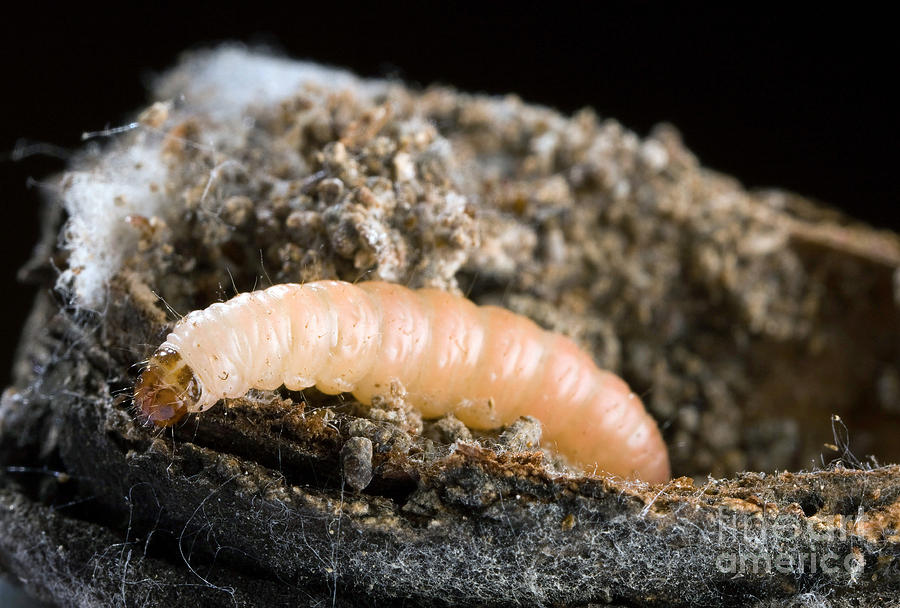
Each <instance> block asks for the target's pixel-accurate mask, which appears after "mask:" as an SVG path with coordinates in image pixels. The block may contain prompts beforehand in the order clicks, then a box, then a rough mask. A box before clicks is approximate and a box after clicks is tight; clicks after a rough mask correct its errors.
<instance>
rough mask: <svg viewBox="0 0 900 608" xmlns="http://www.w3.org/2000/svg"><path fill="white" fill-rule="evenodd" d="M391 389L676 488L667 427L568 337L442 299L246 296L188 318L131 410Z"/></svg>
mask: <svg viewBox="0 0 900 608" xmlns="http://www.w3.org/2000/svg"><path fill="white" fill-rule="evenodd" d="M393 380H397V381H399V382H400V383H402V385H403V386H404V387H405V389H406V391H407V395H408V398H409V400H410V402H411V403H412V404H413V406H414V407H416V408H417V409H418V410H419V411H420V412H421V414H422V416H423V417H425V418H437V417H440V416H442V415H444V414H447V413H450V412H452V413H453V414H454V415H455V416H456V417H457V418H459V419H460V420H462V421H463V422H464V423H465V424H467V425H468V426H469V427H471V428H476V429H493V428H497V427H500V426H502V425H505V424H509V423H511V422H513V421H514V420H516V419H517V418H518V417H520V416H525V415H530V416H534V417H536V418H537V419H538V420H540V421H541V422H542V424H543V429H544V430H543V436H544V439H545V441H547V442H548V444H549V445H555V447H556V449H557V450H558V451H559V452H560V453H562V454H563V455H564V456H565V457H566V458H567V459H568V461H569V462H570V463H571V464H573V465H575V466H580V467H582V468H583V469H585V470H594V469H598V470H602V471H606V472H609V473H613V474H617V475H621V476H623V477H634V476H636V477H638V478H640V479H644V480H646V481H650V482H660V481H664V480H667V479H668V478H669V459H668V454H667V451H666V447H665V444H664V443H663V440H662V437H661V436H660V433H659V429H658V428H657V426H656V423H655V422H654V420H653V419H652V418H651V417H650V415H649V414H648V413H647V412H646V410H645V409H644V406H643V404H642V403H641V400H640V399H639V398H638V397H637V395H635V394H634V393H632V392H631V390H630V389H629V388H628V385H626V384H625V382H624V381H622V380H621V379H620V378H619V377H618V376H616V375H615V374H612V373H610V372H608V371H605V370H601V369H600V368H598V367H597V366H596V365H595V364H594V362H593V360H592V359H591V357H590V356H589V355H587V354H586V353H585V352H584V351H582V350H581V349H579V348H578V346H576V344H575V343H574V342H573V341H572V340H570V339H569V338H566V337H565V336H562V335H560V334H556V333H552V332H549V331H545V330H543V329H541V328H540V327H538V326H537V325H536V324H535V323H534V322H532V321H531V320H529V319H527V318H525V317H523V316H520V315H516V314H514V313H512V312H510V311H508V310H505V309H503V308H498V307H496V306H476V305H475V304H474V303H472V302H471V301H469V300H467V299H465V298H461V297H459V296H455V295H452V294H449V293H446V292H443V291H440V290H437V289H420V290H411V289H407V288H405V287H402V286H400V285H395V284H390V283H382V282H365V283H359V284H357V285H352V284H350V283H344V282H340V281H318V282H313V283H306V284H303V285H298V284H284V285H276V286H274V287H270V288H268V289H265V290H262V291H254V292H252V293H243V294H240V295H238V296H236V297H235V298H233V299H231V300H229V301H228V302H224V303H217V304H213V305H212V306H210V307H209V308H206V309H204V310H198V311H194V312H192V313H190V314H188V315H187V316H186V317H184V318H183V319H182V320H181V321H180V322H179V323H178V324H177V325H176V327H175V329H174V331H172V333H170V334H169V335H168V338H167V339H166V341H165V342H164V343H163V344H162V345H161V346H160V347H159V348H158V349H157V350H156V352H155V353H154V354H153V356H152V357H151V358H150V361H149V363H148V365H147V367H146V369H145V370H144V371H143V373H142V374H141V376H140V378H139V380H138V382H137V384H136V385H135V391H134V400H135V403H136V404H137V406H138V407H139V408H140V410H141V412H142V413H143V414H144V415H145V416H146V417H147V418H148V419H149V420H152V421H153V422H155V423H156V424H157V425H160V426H170V425H172V424H175V423H176V422H177V421H178V420H179V419H181V418H182V417H183V416H184V415H185V414H186V413H188V412H200V411H203V410H206V409H208V408H209V407H211V406H212V405H213V404H215V403H216V402H217V401H219V400H220V399H223V398H233V397H239V396H241V395H244V394H245V393H246V392H247V391H248V390H249V389H251V388H257V389H266V390H270V389H275V388H277V387H279V386H281V385H282V384H283V385H284V386H285V387H287V388H288V389H291V390H300V389H304V388H307V387H310V386H316V387H317V388H318V389H319V390H320V391H322V392H324V393H328V394H337V393H342V392H350V393H353V395H354V396H355V397H356V398H357V399H359V400H360V401H361V402H363V403H371V399H372V396H373V395H376V394H378V393H379V392H380V391H386V390H387V387H389V386H390V383H391V381H393Z"/></svg>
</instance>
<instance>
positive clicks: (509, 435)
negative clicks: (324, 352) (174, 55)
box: [0, 50, 900, 606]
mask: <svg viewBox="0 0 900 608" xmlns="http://www.w3.org/2000/svg"><path fill="white" fill-rule="evenodd" d="M229 53H231V54H232V56H231V57H232V60H235V59H234V57H238V56H239V57H240V61H244V60H246V61H251V62H252V61H261V62H263V64H261V65H262V66H263V67H264V68H265V69H260V70H259V71H260V72H265V71H266V70H267V69H271V70H275V71H277V70H282V69H284V70H288V72H278V73H279V74H282V75H283V74H284V73H289V74H295V75H296V72H292V71H290V70H291V69H293V68H291V67H290V65H289V64H288V62H276V63H274V64H270V63H265V62H267V61H269V60H266V59H263V58H253V57H252V56H251V57H248V56H245V55H243V54H242V53H240V52H239V51H234V50H226V51H222V52H221V53H219V54H218V55H215V54H213V55H209V56H207V55H199V56H195V57H193V58H189V59H188V62H187V63H185V64H184V65H183V66H182V67H181V68H179V69H178V70H177V71H176V72H174V73H173V74H171V75H169V76H168V77H167V78H166V79H164V80H163V81H162V82H161V83H160V84H159V87H158V89H157V92H156V95H157V97H158V98H159V99H161V100H168V99H175V100H179V101H178V102H177V103H175V104H169V105H155V106H153V107H151V108H150V109H149V110H148V111H147V112H145V113H144V114H143V115H142V118H141V121H140V126H139V127H137V128H136V129H134V130H133V131H131V132H130V133H127V134H124V135H119V136H117V137H116V138H115V139H113V140H112V141H110V142H108V143H107V144H106V146H105V147H102V148H101V147H98V148H95V149H93V150H88V151H86V152H85V154H84V156H83V157H82V158H81V159H80V161H79V162H78V164H77V166H75V167H73V173H71V174H70V175H68V176H64V177H63V178H62V179H61V180H60V189H59V192H60V200H61V201H62V205H57V206H51V208H50V209H49V210H48V213H47V217H46V221H47V223H48V225H49V227H48V234H50V235H51V236H50V237H49V238H48V239H47V241H46V243H45V246H44V247H42V248H40V249H39V250H38V256H37V259H36V260H35V262H34V263H32V264H31V265H30V266H29V269H28V270H27V272H26V275H27V277H30V278H32V279H33V280H44V281H46V277H47V276H49V274H48V273H47V272H43V271H45V270H46V269H47V268H49V267H50V265H51V264H53V265H55V266H56V267H60V268H64V269H65V270H66V272H65V273H64V274H63V275H62V276H63V287H65V288H67V289H68V291H67V292H66V293H67V296H66V300H65V301H64V302H63V303H61V302H59V301H53V300H51V298H50V297H49V296H47V295H42V296H41V297H40V298H39V300H38V302H37V304H36V307H35V311H34V313H33V316H32V320H31V322H30V324H29V326H28V327H27V328H26V330H25V338H24V340H23V345H22V349H21V352H20V354H19V363H18V366H17V369H16V380H15V382H14V386H13V387H11V388H10V389H8V390H7V392H6V393H5V394H4V397H3V402H2V406H0V462H2V463H3V465H4V466H5V467H6V469H5V470H4V472H0V502H2V504H0V519H2V523H0V568H2V569H3V570H4V571H7V572H9V573H10V574H12V575H13V576H16V577H18V578H19V579H20V580H21V581H22V582H23V584H24V585H25V586H26V588H27V589H28V590H29V591H30V592H31V593H33V594H35V595H37V596H39V597H41V598H44V599H47V600H49V601H53V602H57V603H61V604H66V605H80V606H92V605H128V606H131V605H173V604H176V605H187V604H192V603H193V604H199V605H219V604H222V603H225V602H228V603H233V604H235V605H253V604H257V603H261V602H267V603H268V604H270V605H280V604H285V603H289V602H290V603H293V604H298V605H306V604H308V605H330V604H332V603H334V602H339V603H341V604H347V605H375V604H382V603H384V602H386V601H388V600H396V599H404V600H406V603H407V604H408V605H435V604H457V605H484V604H496V605H514V604H525V605H532V604H536V603H538V604H547V605H550V604H555V605H560V604H562V605H586V604H588V603H592V602H593V603H597V602H607V603H609V602H613V603H622V604H626V605H632V606H634V605H676V606H693V605H700V606H703V605H710V606H711V605H718V604H720V603H722V602H728V603H734V604H739V605H748V606H770V605H771V606H775V605H783V603H784V602H788V601H792V602H793V603H794V604H795V605H802V606H850V605H858V604H856V603H854V602H863V603H872V604H875V603H879V602H883V601H887V600H886V599H885V598H890V597H893V595H894V592H893V590H894V589H896V588H897V587H898V585H900V571H898V562H897V557H898V551H900V544H898V543H900V537H898V535H897V529H900V469H898V468H897V467H893V466H881V464H879V463H887V462H893V461H896V460H897V459H898V456H900V448H898V445H897V443H896V441H895V435H896V433H895V432H894V430H895V429H896V428H897V427H896V425H897V422H898V413H900V368H898V347H900V340H898V313H897V295H896V293H897V288H896V285H897V280H896V277H897V276H898V273H897V272H896V269H897V267H898V266H900V244H898V239H897V238H896V237H895V236H894V235H892V234H885V233H877V232H875V231H872V230H870V229H867V228H865V227H861V226H856V225H853V224H852V223H851V222H849V221H848V220H846V218H843V217H840V216H839V215H837V214H834V213H832V212H830V211H827V210H823V209H821V208H819V207H816V206H813V205H811V204H809V203H808V202H806V201H803V200H798V199H796V198H795V197H792V196H790V195H787V194H784V193H779V192H769V193H755V194H752V193H747V192H745V191H743V190H742V189H741V188H740V186H739V184H737V183H736V182H734V181H733V180H731V179H728V178H726V177H723V176H721V175H718V174H715V173H711V172H709V171H707V170H704V169H703V168H702V167H700V166H699V165H698V164H697V162H696V160H695V159H694V157H693V156H692V155H691V154H690V153H689V152H688V151H687V150H685V149H684V148H683V147H682V146H681V144H680V142H679V140H678V136H677V134H676V133H675V131H674V130H673V129H671V128H668V127H661V128H659V129H658V130H657V131H655V132H654V133H653V134H651V136H650V137H648V138H647V139H644V140H641V139H640V138H638V137H637V136H635V135H634V134H632V133H630V132H628V131H626V130H624V129H623V128H622V127H621V126H620V125H618V124H617V123H616V122H615V121H612V120H601V119H599V118H598V117H597V116H596V115H595V114H594V113H593V112H590V111H583V112H581V113H579V114H577V115H575V116H574V117H571V118H567V117H563V116H560V115H559V114H557V113H555V112H553V111H551V110H548V109H544V108H539V107H534V106H529V105H526V104H524V103H522V102H521V101H519V100H517V99H515V98H504V99H489V98H484V97H478V96H470V95H464V94H460V93H457V92H454V91H451V90H447V89H429V90H427V91H424V92H416V91H411V90H408V89H406V88H404V87H402V86H400V85H394V84H389V83H362V82H360V81H357V80H355V79H353V78H352V77H350V76H348V75H346V74H341V75H340V76H339V77H336V78H337V79H334V78H332V75H333V73H331V72H327V71H324V72H323V71H321V70H319V69H318V68H316V69H312V68H310V67H309V66H305V67H304V68H303V74H304V76H303V77H302V78H301V77H298V80H297V82H296V83H295V84H296V86H294V87H285V86H280V87H278V88H275V89H266V90H265V94H264V95H262V96H261V97H257V98H253V97H246V98H242V99H233V98H230V101H228V103H225V104H219V105H217V104H216V103H215V102H214V100H215V99H216V96H215V94H214V87H213V86H212V85H211V84H210V82H209V81H207V80H206V79H207V78H209V77H210V74H214V73H215V72H216V69H218V68H216V66H217V65H218V64H216V61H219V60H221V59H222V57H223V56H228V54H229ZM235 53H237V54H238V55H234V54H235ZM217 58H218V59H217ZM204 66H205V67H204ZM273 66H275V67H273ZM220 67H221V66H220ZM276 67H277V70H276ZM238 80H239V81H240V79H238ZM282 82H283V81H282ZM198 83H200V84H202V86H200V84H198ZM240 83H241V84H242V85H243V88H242V89H241V90H243V91H248V90H249V91H252V90H254V89H253V86H251V84H252V83H250V84H248V83H247V82H243V81H240ZM304 83H305V84H304ZM185 91H187V92H188V94H184V93H185ZM200 91H207V97H203V96H202V95H200ZM247 104H249V105H247ZM123 159H125V160H126V161H127V160H128V159H131V161H133V162H134V163H137V164H135V165H133V166H132V167H131V168H130V169H129V171H128V172H127V175H126V177H127V180H128V188H125V189H121V191H118V190H117V187H116V180H115V179H110V175H113V176H115V175H118V174H117V173H116V171H119V170H121V169H122V167H123V162H125V161H123ZM148 159H149V160H148ZM147 175H151V177H150V178H149V179H147V180H146V181H135V180H138V179H139V176H144V177H146V176H147ZM136 176H138V177H136ZM144 177H140V179H144ZM92 180H93V181H99V182H102V183H103V188H104V189H102V190H98V191H94V190H91V187H92V186H91V184H92V183H93V182H92ZM110 184H111V185H110ZM142 184H143V185H142ZM85 188H87V190H85ZM98 192H99V194H98ZM85 196H88V197H89V196H95V198H85ZM104 197H105V198H104ZM85 201H88V202H90V204H89V205H87V207H88V208H90V212H89V213H88V214H87V215H86V214H85V211H84V209H85ZM91 201H92V202H91ZM92 205H98V206H101V207H98V208H94V207H93V206H92ZM102 205H106V206H107V207H108V212H107V213H103V212H102ZM61 206H64V207H65V209H66V211H67V213H68V216H69V223H68V224H67V227H66V228H65V230H64V231H63V232H64V234H65V237H66V239H65V240H64V246H63V248H60V247H54V246H53V244H54V243H56V240H55V233H56V231H57V230H59V229H61V222H62V221H63V218H62V217H61V214H60V211H59V210H60V207H61ZM98 217H102V218H103V219H102V221H101V220H99V219H97V218H98ZM91 218H93V219H91ZM85 222H87V223H85ZM91 222H94V224H91ZM101 225H102V226H101ZM92 264H94V265H92ZM318 278H340V279H344V280H357V279H361V278H379V279H384V280H390V281H397V282H401V283H404V284H407V285H410V286H413V287H417V286H422V285H431V286H438V287H441V288H445V289H450V290H459V291H461V292H463V293H466V294H468V295H469V297H471V298H472V299H473V300H475V301H476V302H478V303H482V304H483V303H497V304H502V305H504V306H506V307H508V308H510V309H512V310H514V311H516V312H519V313H522V314H526V315H528V316H530V317H532V318H533V319H535V320H536V321H537V322H538V323H540V324H541V325H543V326H544V327H547V328H551V329H554V330H557V331H561V332H564V333H567V334H569V335H571V336H573V337H575V339H576V340H578V341H579V342H580V343H581V344H582V345H584V346H585V347H586V348H588V349H589V350H590V351H591V352H592V353H593V354H594V356H595V358H596V360H597V361H598V363H600V364H601V365H603V366H605V367H608V368H610V369H612V370H615V371H617V372H619V373H621V374H622V375H623V376H624V377H625V378H626V380H628V381H629V383H630V384H631V385H632V386H633V387H634V388H635V390H637V391H639V392H642V393H643V394H644V397H645V401H646V403H647V404H648V408H649V409H650V411H651V412H652V413H653V414H654V415H655V416H656V418H657V419H658V420H659V421H660V422H661V425H662V428H663V432H664V434H665V436H666V438H667V441H668V444H669V446H670V450H671V455H672V461H673V469H674V471H675V474H676V475H690V476H693V477H695V478H696V481H691V480H689V479H685V478H681V479H676V480H675V481H673V482H671V483H669V484H667V485H665V486H658V487H647V486H645V485H642V484H639V483H632V484H626V483H624V482H621V481H617V480H612V479H601V478H584V477H575V476H567V475H565V474H564V473H561V472H560V471H562V469H560V468H559V466H560V465H559V463H554V462H552V461H551V458H550V456H549V455H548V454H546V453H544V452H540V451H534V448H533V447H529V446H534V443H535V441H536V440H537V438H538V437H539V429H538V428H535V423H534V421H533V420H528V419H523V420H521V421H520V422H518V423H516V424H515V425H512V426H511V427H509V428H508V429H505V430H502V431H501V432H498V433H493V434H479V433H473V432H470V431H469V430H468V429H466V428H465V427H464V426H463V425H461V423H459V421H457V420H454V419H443V420H439V421H422V420H421V419H420V418H418V417H417V416H416V415H415V414H414V413H413V412H411V411H410V410H409V408H408V407H406V405H405V403H404V400H403V394H402V387H397V390H396V391H394V392H392V394H390V395H387V396H385V398H383V399H381V400H379V402H378V403H376V404H374V405H373V406H372V407H371V408H363V407H361V406H359V405H358V404H355V403H353V402H352V400H348V399H340V398H330V397H325V396H323V395H318V394H315V393H314V391H307V392H305V393H304V394H302V395H301V394H297V393H290V392H286V391H276V392H254V393H252V394H250V395H248V396H247V397H246V398H245V399H238V400H235V401H233V402H230V403H228V404H226V405H225V406H221V405H220V406H217V407H215V408H213V409H212V410H211V411H209V412H207V413H205V414H203V415H200V416H193V417H191V418H190V419H189V421H188V422H187V423H186V424H184V425H182V426H180V427H178V428H177V429H176V430H175V431H174V433H172V432H166V433H161V432H159V431H155V430H153V429H147V428H144V427H142V426H141V425H140V424H138V423H137V422H136V421H135V419H134V417H133V415H132V411H131V405H130V401H129V391H130V389H131V386H132V384H133V381H134V378H135V376H136V373H137V371H138V369H137V368H136V367H135V365H134V363H135V362H136V361H139V360H141V359H143V358H145V357H146V356H147V355H148V354H149V353H150V352H151V351H152V350H153V348H154V347H155V346H156V345H157V344H158V343H159V342H160V341H161V340H162V338H163V336H164V334H165V332H166V330H167V328H168V327H169V326H170V325H169V324H170V323H171V322H172V320H173V315H171V314H169V313H167V312H166V309H165V307H164V306H163V305H162V304H161V303H160V300H159V298H157V295H158V296H159V297H160V298H162V299H163V300H164V301H165V302H166V303H167V304H168V305H169V306H170V307H171V308H172V309H174V310H177V311H182V312H185V311H187V310H191V309H194V308H198V307H202V306H206V305H208V304H209V303H210V302H212V301H215V300H216V299H221V298H226V297H229V296H230V295H231V294H232V293H233V292H234V290H235V289H237V290H240V291H243V290H247V289H250V288H252V287H253V286H254V285H258V284H261V285H265V284H269V283H278V282H287V281H304V280H312V279H318ZM155 294H157V295H155ZM833 414H837V415H839V417H840V418H839V419H836V420H833V419H832V415H833ZM848 428H849V441H850V447H851V448H852V452H851V451H850V450H848V449H847V431H846V429H848ZM832 442H833V443H834V444H835V445H833V446H832V447H833V448H834V449H832V448H831V447H828V446H824V445H823V444H825V443H832ZM854 454H856V455H857V456H858V458H857V456H854ZM869 454H871V455H874V456H875V457H876V458H877V460H875V459H870V458H868V455H869ZM801 469H804V470H808V471H810V472H806V473H784V472H782V473H778V471H784V470H793V471H797V470H801ZM741 471H763V472H761V473H742V472H741ZM708 475H711V477H708ZM723 477H724V478H723ZM804 556H805V557H804ZM812 556H815V557H814V558H813V557H812ZM766 558H767V559H768V566H769V567H768V568H767V567H766ZM813 560H816V565H815V567H814V566H813V564H812V561H813ZM823 560H824V561H823Z"/></svg>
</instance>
